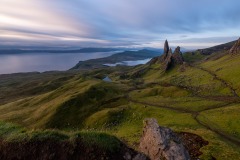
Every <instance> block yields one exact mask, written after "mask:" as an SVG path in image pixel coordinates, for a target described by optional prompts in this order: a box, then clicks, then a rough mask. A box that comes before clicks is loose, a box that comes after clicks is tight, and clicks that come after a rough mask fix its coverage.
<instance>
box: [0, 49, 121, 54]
mask: <svg viewBox="0 0 240 160" xmlns="http://www.w3.org/2000/svg"><path fill="white" fill-rule="evenodd" d="M118 50H120V49H118V48H82V49H74V50H49V49H46V50H45V49H2V50H0V54H21V53H92V52H112V51H118Z"/></svg>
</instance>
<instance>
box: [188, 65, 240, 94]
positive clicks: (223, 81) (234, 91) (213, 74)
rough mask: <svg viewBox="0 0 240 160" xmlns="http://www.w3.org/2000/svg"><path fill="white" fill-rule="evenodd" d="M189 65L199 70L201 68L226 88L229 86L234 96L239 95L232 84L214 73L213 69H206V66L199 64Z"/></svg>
mask: <svg viewBox="0 0 240 160" xmlns="http://www.w3.org/2000/svg"><path fill="white" fill-rule="evenodd" d="M190 66H191V67H194V68H197V69H199V70H202V71H204V72H207V73H208V74H210V75H212V76H213V77H214V78H215V79H216V80H218V81H220V82H221V83H222V84H223V85H224V86H226V87H227V88H229V89H230V90H231V92H232V94H233V96H235V97H239V95H238V94H237V92H236V89H234V88H233V86H231V85H230V84H229V83H227V82H226V81H225V80H224V79H222V78H220V77H219V76H218V75H217V74H216V73H214V72H213V71H210V70H207V69H206V68H203V67H199V66H195V65H190Z"/></svg>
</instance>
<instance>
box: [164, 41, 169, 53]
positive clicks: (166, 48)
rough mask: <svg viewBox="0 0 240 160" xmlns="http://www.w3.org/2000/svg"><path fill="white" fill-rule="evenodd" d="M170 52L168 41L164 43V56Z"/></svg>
mask: <svg viewBox="0 0 240 160" xmlns="http://www.w3.org/2000/svg"><path fill="white" fill-rule="evenodd" d="M168 52H169V45H168V41H167V40H166V41H165V43H164V54H165V53H168Z"/></svg>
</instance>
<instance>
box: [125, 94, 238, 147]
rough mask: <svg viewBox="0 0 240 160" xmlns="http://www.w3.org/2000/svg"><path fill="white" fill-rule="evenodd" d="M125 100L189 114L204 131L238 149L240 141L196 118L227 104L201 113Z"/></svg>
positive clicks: (130, 100)
mask: <svg viewBox="0 0 240 160" xmlns="http://www.w3.org/2000/svg"><path fill="white" fill-rule="evenodd" d="M127 99H128V101H129V102H133V103H138V104H142V105H149V106H154V107H159V108H164V109H168V110H172V111H177V112H181V113H189V114H191V115H192V116H193V118H194V120H195V121H196V122H197V123H198V124H200V125H201V126H203V127H205V128H206V129H208V130H210V131H212V132H214V133H216V134H217V135H219V136H221V137H222V138H224V139H226V140H228V141H230V142H232V143H234V144H235V145H237V146H239V147H240V140H239V139H237V138H235V137H232V136H231V135H228V134H226V133H224V132H222V131H220V130H218V129H216V128H214V127H213V126H211V125H208V124H206V123H203V122H202V121H201V120H199V118H198V116H199V114H200V113H201V112H203V111H206V110H211V109H216V108H223V107H226V106H228V105H229V104H225V105H221V106H218V107H213V108H209V109H204V110H201V111H189V110H185V109H180V108H173V107H168V106H162V105H156V104H152V103H148V102H141V101H137V100H134V99H132V98H130V97H129V96H127Z"/></svg>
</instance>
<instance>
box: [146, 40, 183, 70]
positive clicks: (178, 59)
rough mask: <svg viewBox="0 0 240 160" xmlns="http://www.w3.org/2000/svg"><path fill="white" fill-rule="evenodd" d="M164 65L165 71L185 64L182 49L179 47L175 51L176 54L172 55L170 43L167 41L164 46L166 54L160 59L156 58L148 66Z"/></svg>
mask: <svg viewBox="0 0 240 160" xmlns="http://www.w3.org/2000/svg"><path fill="white" fill-rule="evenodd" d="M157 63H158V64H159V63H161V64H162V69H163V70H164V71H167V70H169V69H170V68H171V67H173V66H174V65H178V64H180V65H181V64H183V63H184V59H183V56H182V52H181V51H180V47H177V48H176V49H175V51H174V53H172V49H171V48H169V45H168V41H167V40H166V41H165V44H164V53H163V55H162V56H159V57H155V58H153V59H152V60H151V61H150V62H148V64H150V65H151V64H157Z"/></svg>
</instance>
